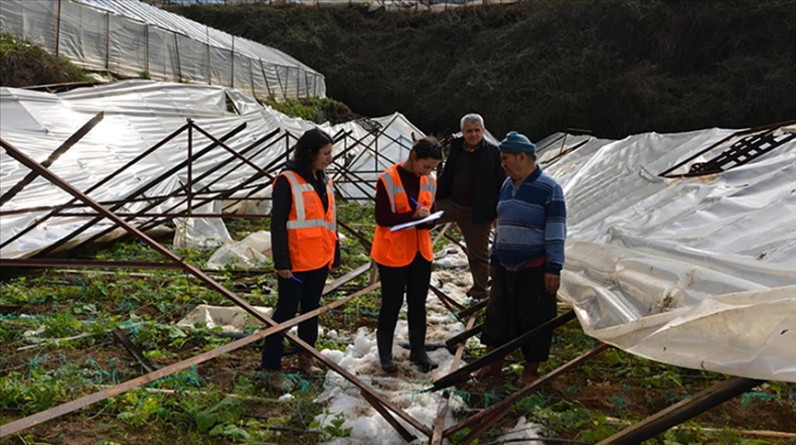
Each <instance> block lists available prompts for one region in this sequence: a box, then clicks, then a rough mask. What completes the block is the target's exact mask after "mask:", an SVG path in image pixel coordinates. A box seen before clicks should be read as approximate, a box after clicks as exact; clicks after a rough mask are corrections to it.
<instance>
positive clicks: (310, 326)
mask: <svg viewBox="0 0 796 445" xmlns="http://www.w3.org/2000/svg"><path fill="white" fill-rule="evenodd" d="M293 275H294V276H296V278H298V279H300V280H301V281H302V282H303V283H299V282H298V281H296V280H293V279H289V280H286V279H284V278H282V277H278V278H277V280H278V287H279V299H278V300H277V301H276V309H275V310H274V315H273V317H272V318H273V320H274V321H275V322H277V323H282V322H283V321H287V320H290V319H291V318H293V317H295V316H296V311H297V310H298V308H299V305H300V306H301V313H302V314H305V313H307V312H310V311H313V310H315V309H318V306H319V305H320V301H321V293H322V292H323V286H324V284H326V277H327V276H328V275H329V268H328V267H327V266H324V267H322V268H320V269H316V270H308V271H306V272H294V273H293ZM298 336H299V338H300V339H302V340H303V341H305V342H307V343H309V344H310V345H312V346H314V345H315V340H317V338H318V317H312V318H310V319H308V320H305V321H302V322H301V323H299V325H298ZM283 340H284V336H283V335H282V334H273V335H269V336H268V337H265V342H264V345H263V358H262V363H261V366H262V367H263V369H270V370H279V369H282V353H283V352H284V349H285V346H284V341H283Z"/></svg>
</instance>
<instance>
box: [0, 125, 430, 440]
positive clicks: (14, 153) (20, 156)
mask: <svg viewBox="0 0 796 445" xmlns="http://www.w3.org/2000/svg"><path fill="white" fill-rule="evenodd" d="M0 146H2V147H3V148H4V149H5V150H6V152H7V153H8V154H9V155H10V156H11V157H13V158H14V159H16V160H17V161H19V162H21V163H23V164H24V165H26V166H27V167H28V168H30V169H31V170H36V171H38V172H39V173H40V174H41V175H42V176H43V177H44V178H46V179H47V180H49V181H50V182H52V183H53V184H55V185H57V186H58V187H59V188H61V189H62V190H64V191H66V192H68V193H69V194H71V195H72V196H74V197H75V198H78V199H79V200H81V201H83V202H84V203H86V204H87V205H88V206H90V207H91V208H93V209H94V210H96V211H98V212H100V213H101V214H103V215H104V216H105V217H106V218H108V219H110V220H111V221H113V222H114V223H115V224H117V225H119V226H120V227H122V228H124V229H125V230H126V231H127V232H129V233H130V234H131V235H134V236H136V237H138V238H139V239H141V240H142V241H144V242H145V243H146V244H148V245H149V246H150V247H151V248H152V249H154V250H155V251H157V252H158V253H160V254H161V255H163V256H164V257H166V258H168V259H169V260H171V261H173V262H175V263H178V264H180V265H182V266H183V268H184V269H185V271H186V272H188V273H190V274H191V275H193V276H194V277H196V278H198V279H199V280H200V281H202V282H203V283H205V284H206V285H207V286H208V287H210V288H211V289H214V290H216V291H217V292H219V293H220V294H221V295H223V296H224V297H226V298H227V299H229V300H231V301H232V302H233V303H235V304H236V305H238V306H239V307H241V308H242V309H243V310H245V311H246V312H248V313H249V314H251V315H252V316H253V317H254V318H256V319H257V320H259V321H260V322H262V323H263V324H265V325H266V326H275V325H277V323H276V322H275V321H273V320H272V319H271V318H269V317H266V316H264V315H263V314H261V313H260V312H259V311H257V310H255V309H254V308H253V307H251V306H250V305H249V304H248V303H247V302H245V301H243V300H242V299H241V298H240V297H238V296H237V295H236V294H234V293H233V292H232V291H230V290H228V289H227V288H226V287H224V286H223V285H221V284H220V283H218V282H217V281H215V280H214V279H213V278H211V277H210V276H209V275H207V274H205V273H204V272H202V271H201V270H200V269H198V268H196V267H195V266H193V265H191V264H189V263H187V262H185V260H184V259H183V258H180V257H179V256H177V255H176V254H174V253H173V252H171V251H170V250H168V249H166V248H165V247H163V246H161V245H160V244H159V243H158V242H157V241H155V240H154V239H152V238H150V237H149V236H148V235H147V234H145V233H144V232H142V231H140V230H138V229H137V228H135V227H133V226H131V225H129V224H127V222H126V221H124V220H123V219H122V218H119V217H118V216H116V215H115V214H114V213H113V212H111V211H109V210H107V209H105V208H104V207H102V206H101V205H100V204H99V203H97V202H96V201H94V200H93V199H92V198H90V197H89V196H87V195H85V194H84V193H83V192H81V191H80V190H78V189H76V188H74V187H72V186H71V185H70V184H68V183H67V182H65V181H64V180H63V179H61V178H60V177H58V176H57V175H55V174H53V173H52V172H50V171H49V170H47V169H45V168H43V167H42V166H41V165H40V164H39V163H37V162H36V161H34V160H33V159H31V158H29V157H28V156H27V155H25V154H24V153H22V152H21V151H20V150H18V149H16V148H15V147H13V146H12V145H11V144H8V143H7V142H6V141H4V140H3V139H0ZM284 335H285V337H287V338H288V339H289V340H290V341H291V342H293V343H294V344H296V345H297V346H299V347H300V348H301V349H303V350H305V351H306V352H307V353H309V354H310V355H312V356H313V357H314V358H315V359H316V360H318V361H320V362H322V363H324V364H326V365H327V366H328V367H329V368H331V369H332V370H333V371H335V372H337V373H338V374H340V375H341V376H343V377H344V378H345V379H346V380H348V381H349V382H351V383H352V384H354V385H355V386H357V387H358V388H359V389H360V390H363V391H366V392H368V393H370V394H371V396H372V397H373V398H374V399H376V400H378V401H379V402H380V403H381V404H382V405H383V406H386V407H388V408H390V410H391V411H393V412H394V413H395V414H396V415H398V416H399V417H401V418H402V419H403V420H404V421H405V422H407V423H409V424H410V425H412V426H413V427H415V428H416V429H418V430H419V431H422V432H423V433H424V434H426V435H429V436H430V435H431V431H430V429H429V428H428V427H427V426H425V425H423V424H421V423H420V422H418V421H417V419H415V418H414V417H412V416H410V415H408V414H407V413H405V412H404V411H402V410H401V409H398V408H397V407H395V406H393V405H392V404H391V403H390V402H389V401H388V400H386V399H385V398H384V397H382V396H380V395H379V394H377V393H375V392H374V391H373V390H372V389H371V388H369V387H368V386H367V385H365V384H364V383H363V382H362V381H361V380H359V379H358V378H357V377H356V376H355V375H353V374H351V373H350V372H348V370H346V369H345V368H343V367H341V366H340V365H338V364H337V363H336V362H334V361H332V360H331V359H329V358H328V357H326V356H325V355H323V354H321V353H320V352H318V351H317V350H316V349H315V348H314V347H312V346H311V345H309V344H308V343H306V342H305V341H303V340H301V339H300V338H298V337H297V336H294V335H292V334H284ZM5 431H6V430H5V429H4V432H3V434H7V433H6V432H5Z"/></svg>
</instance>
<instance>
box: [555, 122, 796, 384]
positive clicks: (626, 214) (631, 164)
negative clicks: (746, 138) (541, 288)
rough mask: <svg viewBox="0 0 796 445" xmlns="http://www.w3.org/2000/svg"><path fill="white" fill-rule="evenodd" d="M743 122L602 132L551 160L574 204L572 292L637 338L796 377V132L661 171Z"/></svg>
mask: <svg viewBox="0 0 796 445" xmlns="http://www.w3.org/2000/svg"><path fill="white" fill-rule="evenodd" d="M734 132H735V131H733V130H721V129H711V130H704V131H695V132H688V133H680V134H673V135H661V134H654V133H648V134H641V135H636V136H631V137H628V138H626V139H623V140H621V141H604V140H591V141H589V142H587V143H586V144H584V145H583V146H581V147H580V148H578V149H577V150H574V151H571V152H568V153H566V154H565V155H563V156H561V157H560V158H558V159H556V161H555V162H554V163H552V164H550V165H548V166H545V167H544V168H545V169H546V170H547V171H548V173H551V174H552V175H553V176H555V177H557V179H558V180H559V181H560V183H561V184H562V187H563V188H564V190H565V194H566V199H567V211H568V215H569V218H568V230H569V235H568V241H567V251H566V254H567V258H566V265H565V268H566V269H565V271H564V272H563V276H562V278H563V280H562V289H561V291H560V293H559V296H560V297H561V298H562V299H563V300H565V301H567V302H569V303H571V304H573V305H574V307H575V310H576V313H577V314H578V318H579V320H580V322H581V325H582V326H583V328H584V330H585V331H586V332H587V333H589V334H590V335H593V336H595V337H596V338H598V339H600V340H601V341H604V342H607V343H610V344H613V345H616V346H618V347H620V348H622V349H624V350H626V351H629V352H632V353H636V354H638V355H642V356H645V357H648V358H652V359H654V360H658V361H661V362H665V363H671V364H675V365H679V366H686V367H690V368H695V369H709V370H712V371H716V372H727V373H730V374H733V375H739V376H745V377H750V378H759V379H773V380H785V381H796V369H795V368H794V363H796V348H792V347H790V348H788V347H786V346H785V344H787V342H786V340H789V339H790V340H791V341H792V337H791V335H792V334H789V333H792V332H793V329H796V287H794V286H796V232H794V231H793V229H792V228H793V227H796V194H795V193H794V182H793V178H794V177H796V143H794V142H793V141H791V142H788V143H785V144H783V145H782V146H780V147H777V148H776V149H774V150H772V151H770V152H769V153H767V154H765V155H764V156H761V157H759V158H756V159H754V160H752V161H751V162H749V163H747V164H744V165H741V166H737V167H735V168H732V169H730V170H728V171H726V172H723V173H721V174H718V175H711V176H705V177H695V178H685V179H667V180H664V179H663V178H659V177H657V176H656V175H657V174H658V173H659V172H662V171H664V170H666V169H667V168H669V167H670V166H671V165H675V164H676V163H678V162H680V161H681V160H682V159H686V158H687V157H689V156H691V155H693V153H694V152H697V151H700V150H702V149H703V148H705V147H707V146H710V145H712V144H714V143H715V142H717V141H719V140H722V139H724V138H725V137H727V136H728V135H731V134H733V133H734ZM546 150H548V151H549V150H558V147H556V144H555V143H550V144H548V148H547V149H546ZM544 157H545V153H544V152H543V153H542V154H541V155H540V158H544ZM547 158H548V159H551V157H550V156H547ZM730 296H732V297H730ZM774 296H776V298H774ZM741 299H744V300H741ZM729 300H731V301H732V305H731V306H728V305H727V304H726V302H727V301H729ZM711 310H714V311H715V314H714V313H710V311H711ZM751 324H753V325H754V326H753V327H751V328H750V325H751ZM713 332H721V333H723V335H724V336H725V337H727V338H721V336H716V335H713V334H712V333H713ZM792 344H793V342H792V343H791V345H792ZM711 345H712V346H711Z"/></svg>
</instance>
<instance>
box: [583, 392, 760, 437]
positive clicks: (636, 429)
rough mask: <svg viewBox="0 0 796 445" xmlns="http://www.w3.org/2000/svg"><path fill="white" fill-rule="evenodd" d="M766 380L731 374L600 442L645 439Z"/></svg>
mask: <svg viewBox="0 0 796 445" xmlns="http://www.w3.org/2000/svg"><path fill="white" fill-rule="evenodd" d="M763 383H765V382H764V381H763V380H754V379H747V378H744V377H732V378H730V379H728V380H725V381H723V382H721V383H718V384H715V385H713V386H711V387H710V388H707V389H704V390H702V391H700V392H698V393H697V394H694V395H693V396H691V397H689V398H687V399H685V400H683V401H680V402H678V403H675V404H674V405H672V406H670V407H668V408H666V409H664V410H663V411H660V412H658V413H657V414H654V415H652V416H650V417H647V418H646V419H644V420H642V421H641V422H639V423H637V424H635V425H633V426H630V427H628V428H625V429H624V430H622V431H620V432H618V433H616V434H614V435H613V436H611V437H609V438H607V439H604V440H602V441H601V442H599V443H598V445H607V444H614V445H633V444H637V443H641V442H644V441H645V440H647V439H651V438H653V437H655V436H657V435H658V434H660V433H662V432H664V431H666V430H668V429H669V428H671V427H673V426H675V425H679V424H681V423H683V422H685V421H686V420H688V419H690V418H692V417H694V416H696V415H698V414H702V413H704V412H705V411H707V410H709V409H711V408H713V407H714V406H717V405H721V404H722V403H724V402H726V401H727V400H730V399H732V398H733V397H735V396H738V395H741V394H743V393H745V392H746V391H749V390H750V389H752V388H754V387H755V386H759V385H761V384H763Z"/></svg>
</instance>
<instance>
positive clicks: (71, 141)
mask: <svg viewBox="0 0 796 445" xmlns="http://www.w3.org/2000/svg"><path fill="white" fill-rule="evenodd" d="M104 116H105V114H104V113H103V112H102V111H100V112H99V113H97V114H96V116H94V117H92V118H91V119H89V121H88V122H86V123H85V124H83V126H82V127H80V129H79V130H77V131H76V132H74V133H73V134H72V136H69V138H68V139H67V140H66V141H64V143H63V144H61V145H60V146H59V147H58V148H56V149H55V151H53V152H52V153H51V154H50V156H48V157H47V159H45V160H44V161H43V162H42V163H41V165H42V166H43V167H49V166H50V165H52V163H53V162H55V161H56V160H57V159H58V158H60V157H61V155H62V154H64V153H66V151H67V150H69V149H70V148H72V146H74V145H75V144H76V143H77V142H78V141H79V140H80V139H82V138H83V136H85V135H86V133H88V132H89V131H91V129H92V128H94V126H95V125H97V124H98V123H99V122H100V121H101V120H102V118H103V117H104ZM37 176H39V175H38V174H36V172H34V171H32V172H30V173H28V174H27V175H25V177H24V178H22V180H20V181H19V182H17V183H16V184H14V186H13V187H11V188H10V189H9V190H8V191H7V192H5V193H4V194H3V196H0V206H2V205H3V204H5V203H6V202H8V201H9V200H10V199H11V198H13V197H14V196H15V195H16V194H17V193H19V192H21V191H22V189H24V188H25V187H26V186H27V185H28V184H30V183H31V182H33V180H34V179H36V177H37Z"/></svg>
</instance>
